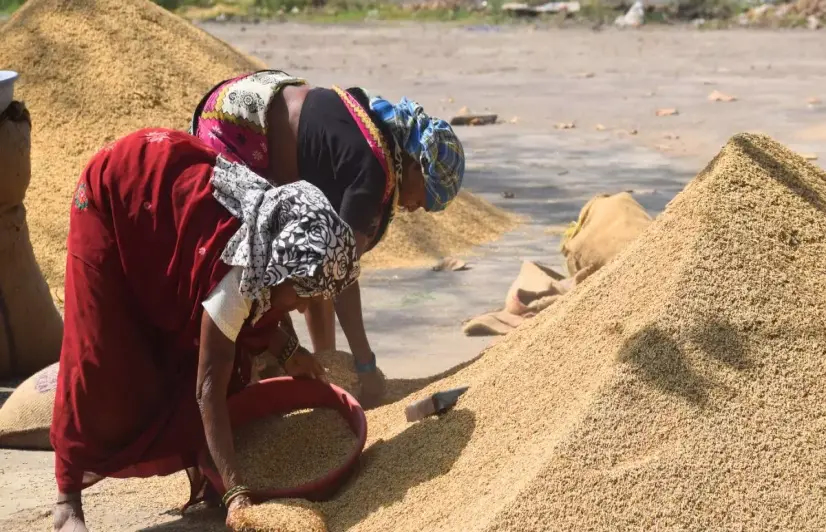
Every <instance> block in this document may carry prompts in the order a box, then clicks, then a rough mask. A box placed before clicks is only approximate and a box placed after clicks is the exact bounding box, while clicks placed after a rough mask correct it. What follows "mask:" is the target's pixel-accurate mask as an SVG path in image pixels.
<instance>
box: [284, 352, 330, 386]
mask: <svg viewBox="0 0 826 532" xmlns="http://www.w3.org/2000/svg"><path fill="white" fill-rule="evenodd" d="M284 371H286V372H287V375H289V376H290V377H306V378H310V379H318V380H320V381H321V382H325V383H326V382H329V381H328V380H327V371H326V370H325V369H324V366H322V365H321V363H320V362H319V361H318V360H317V359H316V358H315V357H314V356H313V355H312V354H310V352H309V351H307V350H306V349H304V348H303V347H299V348H298V351H296V352H295V354H294V355H293V356H291V357H290V358H289V359H288V360H287V362H286V363H285V364H284Z"/></svg>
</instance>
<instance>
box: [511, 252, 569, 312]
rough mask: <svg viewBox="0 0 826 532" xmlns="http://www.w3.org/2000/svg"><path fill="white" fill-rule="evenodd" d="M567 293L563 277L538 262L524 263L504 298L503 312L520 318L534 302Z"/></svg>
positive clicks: (528, 310)
mask: <svg viewBox="0 0 826 532" xmlns="http://www.w3.org/2000/svg"><path fill="white" fill-rule="evenodd" d="M567 291H568V289H567V287H566V285H565V284H564V276H563V275H560V274H559V273H557V272H555V271H554V270H552V269H551V268H548V267H547V266H543V265H542V264H540V263H538V262H531V261H524V262H523V263H522V268H521V269H520V271H519V275H518V276H517V277H516V280H515V281H514V282H513V284H511V287H510V289H509V290H508V294H507V296H506V297H505V311H507V312H509V313H511V314H516V315H517V316H521V315H523V314H526V313H528V312H530V309H529V305H531V303H532V302H534V301H535V300H538V299H542V298H545V297H548V296H554V295H559V294H564V293H565V292H567Z"/></svg>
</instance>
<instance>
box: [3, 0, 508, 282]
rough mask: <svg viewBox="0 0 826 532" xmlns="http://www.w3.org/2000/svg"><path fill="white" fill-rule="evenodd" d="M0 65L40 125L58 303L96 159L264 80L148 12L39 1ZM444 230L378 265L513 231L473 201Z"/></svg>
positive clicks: (389, 253) (43, 225)
mask: <svg viewBox="0 0 826 532" xmlns="http://www.w3.org/2000/svg"><path fill="white" fill-rule="evenodd" d="M0 65H3V68H9V69H13V70H17V71H19V72H20V73H21V80H20V82H19V83H18V84H17V90H16V94H17V96H18V97H19V98H21V99H23V100H25V102H26V105H27V106H28V107H29V110H30V111H31V113H32V120H33V124H34V129H33V133H32V136H33V161H32V172H33V175H32V182H31V188H30V189H29V193H28V196H27V207H28V208H29V213H30V215H29V223H30V226H31V233H32V243H33V246H34V250H35V255H36V256H37V259H38V262H39V263H40V266H41V268H42V270H43V272H44V274H45V276H46V279H47V281H48V282H49V284H50V285H51V286H52V288H55V289H58V291H59V289H60V287H61V286H62V285H63V270H64V268H65V252H66V247H65V243H66V242H65V241H66V232H67V230H68V217H69V216H68V213H69V200H70V197H71V193H72V191H73V190H74V187H75V184H76V182H77V178H78V175H79V173H80V171H81V170H82V168H83V166H84V165H85V164H86V162H87V161H88V159H89V157H90V156H91V155H92V154H93V153H94V152H95V151H96V150H98V149H99V148H100V147H101V146H103V145H104V144H105V143H107V142H110V141H112V140H115V139H116V138H119V137H120V136H122V135H124V134H126V133H129V132H132V131H134V130H136V129H139V128H144V127H171V128H176V129H185V128H186V127H188V125H189V120H190V118H191V116H192V112H193V110H194V108H195V106H196V105H197V103H198V101H199V100H200V99H201V97H202V96H203V94H204V93H205V92H206V91H207V90H209V89H210V88H212V87H213V86H214V85H215V83H217V82H218V81H220V80H223V79H227V78H229V77H232V76H234V75H236V74H238V73H242V72H247V71H252V70H257V69H260V68H263V64H261V63H260V62H258V61H257V60H253V59H250V58H248V57H245V56H244V55H243V54H241V53H239V52H238V51H236V50H235V49H233V48H231V47H230V46H228V45H227V44H225V43H223V42H221V41H219V40H218V39H215V38H213V37H211V36H210V35H208V34H206V33H205V32H203V31H201V30H200V29H198V28H196V27H194V26H192V25H191V24H189V23H188V22H186V21H184V20H183V19H181V18H179V17H177V16H175V15H173V14H171V13H169V12H167V11H165V10H164V9H162V8H161V7H159V6H157V5H155V4H153V3H152V2H150V1H149V0H29V1H28V2H27V3H26V4H25V5H24V6H23V7H22V8H21V9H19V10H18V11H17V12H16V13H15V14H14V16H13V17H12V18H11V19H10V20H9V21H8V22H7V23H6V24H5V25H4V26H3V31H2V33H0ZM296 74H300V72H299V73H296ZM486 217H488V218H491V219H490V220H488V221H487V222H485V223H482V224H481V226H479V227H478V228H471V227H470V225H471V223H472V225H474V226H476V225H478V224H477V222H478V221H479V220H480V218H481V219H482V220H485V219H486ZM435 220H436V221H432V222H431V220H430V219H429V218H428V219H423V217H422V216H418V215H416V216H413V217H410V220H409V221H408V220H407V217H406V216H402V217H401V220H400V221H399V223H398V227H397V228H396V229H397V230H396V231H394V233H395V236H393V237H392V238H391V239H390V240H388V242H387V243H385V244H383V248H382V251H381V252H377V253H376V254H374V255H375V264H376V265H385V264H390V265H400V264H408V263H411V261H412V262H415V260H424V261H426V260H427V259H426V257H432V256H436V255H438V254H439V253H441V248H442V247H451V246H459V247H462V246H465V247H466V246H468V245H474V244H477V243H479V242H481V241H485V240H489V239H491V238H494V237H496V236H499V235H500V234H501V233H503V232H504V231H505V230H507V229H508V228H509V225H508V223H509V222H507V220H509V218H508V217H507V216H505V215H503V214H502V213H500V212H499V211H497V210H495V209H494V208H493V207H491V206H489V205H487V204H482V203H481V202H480V201H479V200H474V199H471V198H470V197H469V196H468V197H465V198H464V199H463V200H461V201H460V202H458V205H457V206H456V207H453V208H452V209H451V210H450V211H448V212H447V213H445V214H442V215H440V216H439V217H435ZM408 226H412V227H408ZM444 228H447V229H448V230H449V231H448V233H447V234H446V235H447V240H446V241H445V243H444V244H439V242H438V241H437V240H434V241H432V242H431V241H429V240H428V241H427V242H429V244H428V245H431V246H436V247H435V248H434V249H431V248H428V247H424V246H423V245H420V244H419V243H418V242H408V241H407V240H406V239H407V238H413V237H416V236H418V235H419V233H418V232H417V231H424V232H423V233H422V234H425V235H437V234H439V232H440V231H441V230H442V229H444ZM467 231H470V235H468V236H465V235H463V233H465V232H467Z"/></svg>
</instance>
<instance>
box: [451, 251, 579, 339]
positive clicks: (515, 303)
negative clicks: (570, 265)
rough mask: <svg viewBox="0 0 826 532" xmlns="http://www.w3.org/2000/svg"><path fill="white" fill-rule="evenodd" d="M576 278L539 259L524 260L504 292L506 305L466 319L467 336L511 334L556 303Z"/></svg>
mask: <svg viewBox="0 0 826 532" xmlns="http://www.w3.org/2000/svg"><path fill="white" fill-rule="evenodd" d="M575 282H576V281H575V280H574V279H573V278H571V279H565V278H564V277H563V276H562V275H561V274H559V273H557V272H555V271H554V270H553V269H551V268H548V267H547V266H544V265H542V264H540V263H538V262H531V261H524V262H523V263H522V267H521V269H520V270H519V275H518V276H517V277H516V279H515V280H514V281H513V283H512V284H511V286H510V289H509V290H508V294H507V295H506V296H505V308H504V309H503V310H499V311H496V312H486V313H485V314H482V315H481V316H476V317H475V318H471V319H469V320H468V321H466V322H465V323H464V327H463V328H462V331H463V332H464V333H465V336H497V335H500V336H501V335H504V334H508V333H509V332H511V331H512V330H514V329H515V328H517V327H519V325H520V324H521V323H522V322H523V321H525V319H526V318H532V317H533V316H535V315H536V314H538V313H539V312H541V311H542V310H544V309H546V308H548V307H549V306H551V305H553V304H554V303H555V302H556V301H557V299H559V298H560V297H561V296H562V295H563V294H566V293H567V292H569V291H570V290H571V289H573V287H574V285H575Z"/></svg>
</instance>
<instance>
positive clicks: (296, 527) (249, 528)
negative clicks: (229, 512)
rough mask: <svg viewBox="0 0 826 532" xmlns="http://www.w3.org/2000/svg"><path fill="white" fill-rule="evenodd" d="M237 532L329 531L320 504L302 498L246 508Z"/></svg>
mask: <svg viewBox="0 0 826 532" xmlns="http://www.w3.org/2000/svg"><path fill="white" fill-rule="evenodd" d="M233 528H234V530H235V531H236V532H327V525H326V524H325V523H324V516H323V515H322V514H321V511H320V510H319V508H318V505H317V504H315V503H312V502H309V501H305V500H302V499H284V500H278V501H269V502H265V503H263V504H258V505H256V506H251V507H249V508H244V509H243V510H242V511H241V512H240V514H239V516H238V520H237V521H236V522H235V523H234V526H233Z"/></svg>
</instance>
